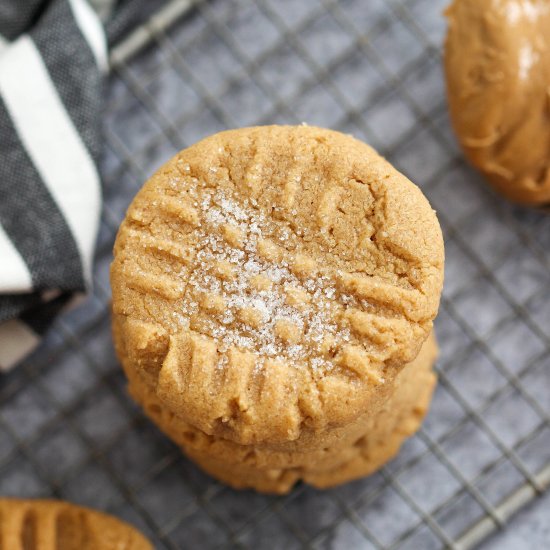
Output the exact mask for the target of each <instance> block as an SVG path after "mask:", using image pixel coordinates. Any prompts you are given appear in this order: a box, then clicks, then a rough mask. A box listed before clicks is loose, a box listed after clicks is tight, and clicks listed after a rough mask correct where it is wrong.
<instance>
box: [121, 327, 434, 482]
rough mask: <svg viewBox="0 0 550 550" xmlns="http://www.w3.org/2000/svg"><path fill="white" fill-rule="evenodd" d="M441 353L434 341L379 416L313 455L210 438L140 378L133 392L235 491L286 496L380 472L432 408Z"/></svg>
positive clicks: (407, 369)
mask: <svg viewBox="0 0 550 550" xmlns="http://www.w3.org/2000/svg"><path fill="white" fill-rule="evenodd" d="M436 353H437V345H436V342H435V338H434V337H433V336H431V337H430V338H429V339H428V340H427V341H426V342H425V343H424V345H423V346H422V349H421V351H420V353H419V355H418V357H417V358H416V359H414V360H413V361H412V362H411V363H409V364H408V365H406V366H405V367H404V368H403V370H402V371H401V372H400V373H399V375H398V376H397V379H396V383H395V391H394V393H393V394H392V395H391V397H390V398H389V399H388V400H387V402H386V403H385V405H384V407H383V408H382V409H381V410H380V412H379V413H378V414H377V415H376V416H374V417H372V418H361V422H360V423H359V422H358V423H356V424H357V425H356V426H351V427H350V433H349V434H348V433H343V434H342V438H341V440H340V441H336V442H334V441H333V442H332V443H331V444H325V445H321V446H320V447H319V448H318V449H317V450H315V451H310V452H305V453H304V452H281V451H274V450H272V449H270V448H265V447H258V446H250V445H239V444H237V443H234V442H232V441H229V440H225V439H221V438H217V437H215V436H209V435H206V434H204V433H203V432H201V431H200V430H197V429H195V428H193V427H192V426H190V425H189V424H187V423H186V422H185V421H183V420H181V419H179V418H177V417H176V416H175V415H174V414H173V413H171V411H169V410H167V409H166V408H165V407H163V406H162V405H161V404H160V403H159V400H158V398H157V397H156V396H155V394H154V392H152V391H151V390H150V389H149V388H148V387H147V385H146V384H144V383H143V381H141V380H140V379H139V377H137V376H136V375H133V376H132V375H131V377H130V391H131V393H132V395H133V396H134V398H135V399H136V401H137V402H138V403H140V404H141V405H142V407H143V408H144V410H145V412H146V414H147V415H148V416H149V417H150V418H151V419H152V420H153V422H155V424H157V426H158V427H159V428H160V429H161V430H162V431H163V432H164V433H166V435H167V436H168V437H170V438H171V439H172V440H173V441H174V442H175V443H177V444H178V445H180V446H181V447H182V449H183V450H184V452H185V453H186V454H187V455H188V456H190V457H191V458H193V460H195V461H196V462H197V463H198V464H199V465H200V466H201V467H203V468H204V469H205V470H206V471H207V472H209V473H211V474H212V475H213V476H215V477H217V478H218V479H221V480H222V481H225V482H228V483H229V484H230V485H232V486H233V487H239V488H254V489H256V490H258V491H264V492H286V491H288V490H290V488H291V487H292V485H294V483H296V481H298V480H299V479H303V480H305V481H306V482H307V483H310V484H312V485H315V486H317V487H322V486H325V485H326V486H329V485H328V484H333V485H336V484H338V483H343V482H345V481H349V480H351V479H355V478H356V477H361V476H362V475H367V474H368V473H371V472H372V471H374V470H376V469H378V468H379V467H380V466H381V465H382V464H384V463H385V462H386V461H387V460H389V459H390V458H391V457H392V456H393V455H394V454H395V453H396V452H397V451H398V449H399V447H400V446H401V444H402V443H403V441H404V439H405V438H406V437H408V436H409V435H411V434H412V433H414V431H416V429H418V426H419V425H420V422H421V420H422V418H423V417H424V414H425V412H426V410H427V408H428V405H429V401H430V397H431V393H432V390H433V386H434V384H435V376H434V373H433V370H432V365H433V362H434V359H435V356H436Z"/></svg>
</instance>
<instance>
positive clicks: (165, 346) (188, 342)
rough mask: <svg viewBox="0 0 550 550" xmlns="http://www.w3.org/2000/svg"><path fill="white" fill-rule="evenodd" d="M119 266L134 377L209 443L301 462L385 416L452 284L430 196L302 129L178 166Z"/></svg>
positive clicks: (206, 146) (347, 142)
mask: <svg viewBox="0 0 550 550" xmlns="http://www.w3.org/2000/svg"><path fill="white" fill-rule="evenodd" d="M114 254H115V258H114V262H113V265H112V269H111V282H112V288H113V325H114V336H115V344H116V348H117V352H118V355H119V357H120V359H121V361H122V363H123V365H124V368H125V370H126V371H127V372H136V373H137V374H139V376H140V377H141V378H142V380H143V381H144V383H146V384H147V385H148V386H149V388H150V389H151V391H152V392H154V393H155V394H156V396H157V397H158V399H159V402H160V403H161V405H162V407H163V408H167V409H168V410H170V411H171V412H172V413H173V414H174V415H176V416H177V417H178V418H181V419H182V420H183V421H185V422H187V423H188V424H190V425H191V426H193V427H195V428H197V429H199V430H201V431H202V432H204V433H206V434H208V435H214V436H216V437H223V438H224V439H228V440H232V441H234V442H236V443H239V444H255V445H264V446H267V445H269V446H280V447H281V448H284V446H285V445H286V444H288V443H289V442H293V446H292V450H298V449H302V450H305V449H308V448H309V449H316V448H318V446H319V441H320V439H319V438H320V437H321V438H322V437H323V436H324V435H325V434H326V433H328V432H330V431H331V430H335V429H338V428H340V427H345V426H347V425H349V424H350V423H352V422H354V421H355V420H357V419H358V418H359V417H360V416H361V415H367V414H370V415H374V414H375V413H376V411H378V410H379V409H380V408H381V407H382V406H383V404H384V402H385V401H386V399H387V398H388V397H389V395H390V394H391V392H392V388H393V381H394V379H395V377H396V375H397V374H398V372H399V371H400V370H401V368H402V367H403V365H404V364H405V363H407V362H409V361H411V360H412V359H413V358H414V357H415V356H416V355H417V353H418V351H419V349H420V346H421V344H422V342H423V341H424V340H425V339H426V338H427V336H428V334H429V333H430V331H431V328H432V321H433V318H434V317H435V315H436V313H437V308H438V304H439V296H440V292H441V286H442V278H443V241H442V237H441V232H440V228H439V224H438V222H437V219H436V216H435V214H434V212H433V210H432V209H431V208H430V206H429V204H428V202H427V201H426V199H425V197H424V196H423V195H422V193H421V192H420V190H419V189H418V188H417V187H416V186H415V185H413V184H412V183H411V182H410V181H409V180H408V179H407V178H405V177H404V176H403V175H401V174H400V173H398V172H397V171H396V170H395V169H394V168H392V167H391V166H390V165H389V164H388V163H387V162H386V161H385V160H383V159H382V158H381V157H380V156H378V155H377V154H376V152H374V151H373V150H372V149H371V148H370V147H368V146H367V145H365V144H364V143H362V142H360V141H358V140H356V139H354V138H352V137H349V136H346V135H343V134H340V133H337V132H333V131H329V130H323V129H320V128H312V127H304V126H300V127H291V126H268V127H258V128H245V129H241V130H233V131H229V132H222V133H220V134H216V135H214V136H212V137H210V138H207V139H205V140H203V141H201V142H199V143H197V144H196V145H194V146H192V147H190V148H189V149H186V150H184V151H182V152H181V153H179V154H178V155H176V157H174V158H173V159H172V160H171V161H169V162H168V163H167V164H166V165H164V166H163V167H162V168H161V169H160V170H159V171H158V172H157V173H156V174H155V175H154V176H153V177H152V178H151V179H150V180H149V181H148V182H147V183H146V184H145V186H144V187H143V189H142V190H141V191H140V192H139V193H138V195H137V196H136V198H135V200H134V201H133V203H132V204H131V206H130V208H129V210H128V213H127V216H126V219H125V221H124V222H123V224H122V226H121V228H120V231H119V233H118V236H117V241H116V245H115V250H114Z"/></svg>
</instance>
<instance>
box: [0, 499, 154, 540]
mask: <svg viewBox="0 0 550 550" xmlns="http://www.w3.org/2000/svg"><path fill="white" fill-rule="evenodd" d="M0 548H3V549H6V550H8V549H9V550H33V549H35V548H36V549H39V550H153V546H152V545H151V544H150V543H149V542H148V541H147V540H146V539H145V537H144V536H143V535H142V534H141V533H139V532H138V531H137V530H136V529H134V528H133V527H131V526H130V525H128V524H127V523H124V522H122V521H120V520H118V519H116V518H114V517H112V516H109V515H107V514H103V513H101V512H97V511H96V510H91V509H89V508H83V507H81V506H76V505H74V504H69V503H67V502H63V501H59V500H33V499H28V500H19V499H14V498H1V499H0Z"/></svg>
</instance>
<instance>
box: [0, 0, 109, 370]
mask: <svg viewBox="0 0 550 550" xmlns="http://www.w3.org/2000/svg"><path fill="white" fill-rule="evenodd" d="M106 71H107V47H106V39H105V34H104V30H103V28H102V25H101V23H100V21H99V19H98V17H97V15H96V13H95V11H94V10H93V9H92V8H91V6H90V5H89V4H88V3H87V1H86V0H48V1H46V0H2V1H1V2H0V152H1V161H0V370H6V369H8V368H10V367H12V366H13V365H14V364H16V363H17V362H18V361H19V360H20V359H21V358H23V357H24V356H25V355H26V354H27V353H28V352H30V351H31V350H32V349H33V348H34V347H35V346H36V345H37V343H38V342H39V340H40V336H41V335H42V334H43V333H44V332H45V330H46V329H47V327H48V325H49V324H50V323H51V321H52V319H53V318H54V317H55V316H56V314H57V313H59V312H60V311H61V310H62V309H63V308H65V307H67V306H68V304H69V303H70V302H71V301H73V300H74V298H75V296H76V295H78V294H79V293H80V294H82V293H83V292H85V291H86V289H87V288H88V287H89V284H90V279H91V265H92V257H93V252H94V243H95V238H96V233H97V229H98V223H99V215H100V208H101V187H100V179H99V175H98V171H97V167H96V166H97V164H96V163H97V159H98V156H99V153H100V128H99V123H100V108H101V99H102V93H101V90H102V84H103V79H104V76H105V73H106Z"/></svg>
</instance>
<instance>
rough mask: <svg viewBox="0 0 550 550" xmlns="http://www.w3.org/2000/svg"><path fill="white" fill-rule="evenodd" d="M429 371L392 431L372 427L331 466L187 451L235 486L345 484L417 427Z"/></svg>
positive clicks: (278, 489)
mask: <svg viewBox="0 0 550 550" xmlns="http://www.w3.org/2000/svg"><path fill="white" fill-rule="evenodd" d="M430 374H431V376H429V377H427V378H426V379H425V383H424V384H423V385H422V387H421V392H420V393H419V395H418V401H417V403H416V404H415V405H414V406H412V407H410V408H408V410H406V411H405V410H403V411H402V413H401V414H400V415H398V416H397V418H396V423H395V426H394V428H393V430H391V431H387V430H386V429H384V430H383V431H376V430H375V431H374V432H372V433H369V434H367V435H365V437H363V438H361V439H359V440H358V441H356V442H355V443H354V445H353V446H352V447H351V448H350V449H346V448H345V449H342V450H343V451H344V452H345V454H346V455H347V456H350V458H349V459H347V460H346V461H345V462H343V463H341V464H338V465H337V466H335V467H329V468H323V467H322V465H321V464H320V465H319V466H318V467H309V468H307V467H303V468H299V467H297V468H278V469H275V468H274V469H267V470H265V469H264V470H262V469H257V468H251V467H248V466H247V465H245V464H243V465H237V464H229V463H227V462H226V461H224V460H220V459H218V458H216V457H213V456H210V455H205V454H202V453H198V452H196V451H187V452H188V454H189V456H190V457H191V458H192V459H193V460H194V461H195V462H196V463H197V464H198V465H199V466H201V468H203V469H204V470H205V471H206V472H208V473H209V474H210V475H211V476H213V477H215V478H217V479H219V480H220V481H222V482H224V483H226V484H228V485H230V486H231V487H234V488H235V489H254V490H256V491H259V492H263V493H276V494H285V493H287V492H288V491H290V490H291V489H292V487H293V486H294V484H295V483H296V482H298V481H299V480H302V481H304V482H305V483H308V484H309V485H313V486H314V487H317V488H319V489H325V488H328V487H334V486H336V485H340V484H342V483H347V482H349V481H353V480H355V479H358V478H360V477H364V476H367V475H370V474H372V473H374V472H375V471H376V470H378V469H379V468H381V467H382V466H383V465H384V464H386V463H387V462H388V461H389V460H391V459H392V458H393V457H394V456H395V455H396V454H397V452H398V451H399V449H400V448H401V445H402V444H403V442H404V441H405V439H407V438H408V437H410V436H411V435H412V434H414V433H415V432H416V431H417V430H418V428H419V427H420V425H421V423H422V420H423V419H424V416H425V414H426V412H427V410H428V407H429V403H430V400H431V396H432V392H433V388H434V386H435V376H434V375H433V373H430ZM382 424H383V423H382Z"/></svg>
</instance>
